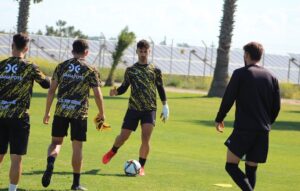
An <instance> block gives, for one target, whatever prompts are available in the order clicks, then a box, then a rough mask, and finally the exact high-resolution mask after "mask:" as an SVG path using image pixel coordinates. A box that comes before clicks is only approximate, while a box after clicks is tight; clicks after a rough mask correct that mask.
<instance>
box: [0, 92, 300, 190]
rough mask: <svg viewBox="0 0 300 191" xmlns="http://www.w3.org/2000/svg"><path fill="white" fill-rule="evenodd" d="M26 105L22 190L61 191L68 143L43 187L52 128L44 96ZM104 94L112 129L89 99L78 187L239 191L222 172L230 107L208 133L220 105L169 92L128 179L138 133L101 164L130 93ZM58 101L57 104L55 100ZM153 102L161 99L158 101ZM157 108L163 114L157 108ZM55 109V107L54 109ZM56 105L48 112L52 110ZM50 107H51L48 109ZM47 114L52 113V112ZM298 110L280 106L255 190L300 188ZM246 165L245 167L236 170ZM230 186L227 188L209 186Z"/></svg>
mask: <svg viewBox="0 0 300 191" xmlns="http://www.w3.org/2000/svg"><path fill="white" fill-rule="evenodd" d="M34 90H35V93H34V96H33V99H32V102H31V135H30V142H29V148H28V154H27V155H26V156H25V157H24V159H23V164H24V165H23V176H22V178H21V182H20V184H19V187H20V188H21V190H22V189H23V190H35V191H37V190H67V189H69V188H70V186H71V184H72V167H71V160H70V159H71V144H70V138H69V137H66V138H65V142H64V145H63V147H62V150H61V154H60V155H59V157H58V158H57V160H56V164H55V173H54V175H53V179H52V184H51V185H50V186H49V187H48V188H47V189H44V188H43V187H42V185H41V177H42V173H43V170H44V168H45V165H46V150H47V147H48V145H49V143H50V133H51V125H48V126H45V125H43V124H42V118H43V113H44V109H45V97H46V91H45V90H42V89H40V88H37V87H36V88H35V89H34ZM108 90H109V89H108V88H104V89H103V94H104V95H105V109H106V117H107V122H109V123H110V124H111V125H112V128H113V129H112V131H108V132H101V133H99V132H98V131H96V129H95V127H94V125H93V123H92V118H93V116H95V115H96V106H95V104H94V101H93V100H92V99H91V100H90V101H91V102H90V105H91V107H90V111H89V114H90V115H89V116H90V118H89V126H88V141H87V142H86V143H85V144H84V164H83V168H82V171H83V175H82V178H81V182H82V184H83V185H85V186H86V187H87V188H88V189H89V190H108V191H109V190H118V191H133V190H143V191H166V190H168V191H186V190H188V191H190V190H191V191H221V190H232V191H238V190H239V189H238V188H237V186H235V185H234V183H233V181H232V180H231V179H230V178H229V176H228V175H227V174H226V172H225V170H224V165H225V156H226V155H225V153H226V148H225V146H224V145H223V142H224V141H225V140H226V138H227V137H228V135H229V134H230V133H231V131H232V128H230V126H231V125H232V122H233V116H234V110H233V109H232V111H231V112H230V113H229V114H228V116H227V118H226V121H225V125H227V126H226V129H225V132H224V133H223V134H218V133H217V132H216V131H215V129H214V122H213V121H214V117H215V114H216V112H217V109H218V107H219V104H220V99H218V98H206V97H202V96H199V95H196V94H179V93H168V99H169V101H168V102H169V106H170V114H171V116H170V120H169V121H168V122H167V123H166V124H163V123H162V122H161V121H160V120H157V126H156V127H155V130H154V132H153V136H152V140H151V146H152V147H151V152H150V155H149V160H148V161H147V165H146V176H145V177H134V178H132V177H126V176H124V175H123V174H124V173H123V165H124V163H125V161H126V160H128V159H138V150H139V145H140V128H138V130H137V132H136V133H133V134H132V136H131V138H130V139H129V140H128V142H126V144H125V145H124V146H123V147H122V148H121V149H120V150H119V153H118V154H117V155H116V157H115V158H114V159H113V160H112V161H111V163H109V164H108V165H103V164H101V157H102V155H103V154H104V153H105V152H106V151H107V150H108V149H110V148H111V146H112V143H113V141H114V138H115V136H116V135H118V133H119V132H120V126H121V123H122V121H123V116H124V114H125V111H126V109H127V101H128V100H127V98H128V95H129V94H128V93H127V94H126V95H124V96H120V97H115V98H110V97H107V95H108ZM55 101H56V100H55ZM158 103H159V102H158ZM158 105H159V108H158V111H161V104H160V103H159V104H158ZM53 106H55V104H54V105H53ZM53 108H54V107H53ZM53 108H52V109H53ZM52 114H53V111H52ZM299 137H300V106H299V105H283V106H282V111H281V113H280V115H279V118H278V122H277V123H276V124H275V125H274V127H273V131H272V132H271V136H270V139H271V140H270V152H269V157H268V162H267V163H266V164H264V165H261V166H260V167H259V169H258V181H257V187H256V190H257V191H274V190H276V191H286V190H289V191H298V190H300V185H299V180H300V173H299V172H300V165H299V159H300V152H299V148H300V141H299V140H300V139H299ZM9 165H10V160H9V157H8V156H6V158H5V160H4V162H3V164H2V165H1V167H0V190H7V185H8V169H9ZM240 166H241V167H242V168H244V164H243V163H241V165H240ZM216 183H229V184H232V185H233V188H220V187H216V186H213V184H216Z"/></svg>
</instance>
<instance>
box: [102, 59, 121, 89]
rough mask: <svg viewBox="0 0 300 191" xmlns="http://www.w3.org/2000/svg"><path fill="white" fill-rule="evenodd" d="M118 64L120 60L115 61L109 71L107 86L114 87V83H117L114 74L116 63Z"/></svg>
mask: <svg viewBox="0 0 300 191" xmlns="http://www.w3.org/2000/svg"><path fill="white" fill-rule="evenodd" d="M118 62H119V59H118V60H116V62H115V61H114V62H113V64H112V66H111V69H110V71H109V74H108V77H107V79H106V81H105V86H113V85H114V82H115V78H114V73H115V70H116V67H117V64H116V63H118Z"/></svg>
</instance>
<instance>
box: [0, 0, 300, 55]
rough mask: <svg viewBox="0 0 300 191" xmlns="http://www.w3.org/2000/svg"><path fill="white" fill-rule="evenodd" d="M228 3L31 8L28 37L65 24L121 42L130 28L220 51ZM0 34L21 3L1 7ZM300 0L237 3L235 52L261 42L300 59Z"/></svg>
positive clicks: (112, 2) (73, 0)
mask: <svg viewBox="0 0 300 191" xmlns="http://www.w3.org/2000/svg"><path fill="white" fill-rule="evenodd" d="M223 3H224V2H223V0H139V1H137V0H43V2H42V3H39V4H32V5H31V9H30V20H29V31H30V32H37V31H38V30H39V29H40V30H42V31H43V32H44V31H45V26H46V25H48V26H55V23H56V21H58V20H64V21H66V22H67V25H69V26H71V25H72V26H74V27H75V28H76V29H80V30H81V31H82V32H83V33H84V34H87V35H89V36H100V35H101V34H104V35H105V36H106V37H107V38H110V37H117V36H118V34H119V32H120V31H121V30H122V29H123V28H124V27H125V26H128V27H129V30H130V31H133V32H134V33H135V34H136V36H137V39H148V40H150V39H152V40H153V41H154V42H155V43H159V42H161V41H163V40H164V38H165V37H166V40H167V44H168V45H169V44H171V43H172V41H173V42H174V44H177V43H187V44H189V45H195V46H203V42H204V43H205V44H206V45H207V46H211V45H212V44H214V46H215V47H217V46H218V36H219V31H220V20H221V18H222V15H223V12H222V9H223ZM0 6H1V12H0V30H5V31H10V30H11V31H15V30H16V23H17V13H18V2H16V1H15V0H1V1H0ZM299 38H300V1H299V0H285V1H283V0H238V1H237V10H236V13H235V28H234V31H233V37H232V46H231V47H232V49H235V48H239V49H241V48H242V47H243V45H245V44H246V43H248V42H250V41H258V42H260V43H262V44H263V45H264V47H265V51H266V53H273V54H287V53H300V39H299Z"/></svg>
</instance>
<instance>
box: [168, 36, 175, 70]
mask: <svg viewBox="0 0 300 191" xmlns="http://www.w3.org/2000/svg"><path fill="white" fill-rule="evenodd" d="M173 43H174V42H173V39H172V44H171V57H170V71H169V74H172V66H173Z"/></svg>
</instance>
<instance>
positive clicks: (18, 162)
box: [9, 154, 22, 185]
mask: <svg viewBox="0 0 300 191" xmlns="http://www.w3.org/2000/svg"><path fill="white" fill-rule="evenodd" d="M10 161H11V165H10V171H9V179H10V184H12V185H18V183H19V180H20V177H21V173H22V155H16V154H11V155H10Z"/></svg>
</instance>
